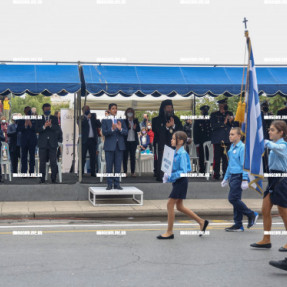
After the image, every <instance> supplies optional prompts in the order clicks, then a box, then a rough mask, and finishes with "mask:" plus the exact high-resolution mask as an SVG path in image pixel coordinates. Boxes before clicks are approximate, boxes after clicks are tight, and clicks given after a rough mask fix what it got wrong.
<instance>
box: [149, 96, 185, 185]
mask: <svg viewBox="0 0 287 287" xmlns="http://www.w3.org/2000/svg"><path fill="white" fill-rule="evenodd" d="M182 130H183V127H182V123H181V121H180V119H179V118H178V117H177V116H175V115H174V110H173V105H172V101H171V100H165V101H163V102H162V103H161V105H160V109H159V116H158V117H155V118H153V119H152V131H153V132H154V142H155V153H156V163H155V164H156V168H155V173H156V180H157V181H162V177H163V172H162V171H161V162H162V157H163V150H164V146H165V145H167V146H169V147H171V138H172V135H173V134H174V132H176V131H182Z"/></svg>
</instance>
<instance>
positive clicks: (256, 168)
mask: <svg viewBox="0 0 287 287" xmlns="http://www.w3.org/2000/svg"><path fill="white" fill-rule="evenodd" d="M248 44H249V39H248V40H247V46H248ZM249 65H250V69H249V73H248V75H247V76H248V77H247V81H248V80H249V88H248V90H247V94H246V95H245V104H246V106H245V116H244V123H243V124H242V131H243V133H244V134H245V152H244V167H243V169H244V170H246V171H248V174H249V187H250V188H253V189H255V190H257V191H258V192H259V193H260V194H262V193H263V189H262V178H263V161H262V156H263V154H264V136H263V128H262V118H261V109H260V102H259V96H258V85H257V78H256V70H255V64H254V57H253V52H252V48H251V49H250V63H249Z"/></svg>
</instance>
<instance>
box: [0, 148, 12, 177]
mask: <svg viewBox="0 0 287 287" xmlns="http://www.w3.org/2000/svg"><path fill="white" fill-rule="evenodd" d="M0 164H1V166H2V167H4V168H3V170H4V174H5V179H7V174H8V176H9V181H12V172H11V160H10V153H9V145H8V143H6V142H2V147H1V159H0Z"/></svg>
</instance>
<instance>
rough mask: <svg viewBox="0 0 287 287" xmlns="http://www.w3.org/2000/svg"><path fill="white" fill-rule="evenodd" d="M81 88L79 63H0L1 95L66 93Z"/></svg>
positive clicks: (74, 91)
mask: <svg viewBox="0 0 287 287" xmlns="http://www.w3.org/2000/svg"><path fill="white" fill-rule="evenodd" d="M80 89H81V81H80V77H79V70H78V66H77V65H19V64H17V65H10V64H9V65H6V64H2V65H0V95H8V94H10V93H12V94H14V95H22V94H24V93H27V94H29V95H38V94H43V95H44V96H51V95H52V94H58V95H61V96H63V95H66V94H68V93H76V92H78V91H79V90H80Z"/></svg>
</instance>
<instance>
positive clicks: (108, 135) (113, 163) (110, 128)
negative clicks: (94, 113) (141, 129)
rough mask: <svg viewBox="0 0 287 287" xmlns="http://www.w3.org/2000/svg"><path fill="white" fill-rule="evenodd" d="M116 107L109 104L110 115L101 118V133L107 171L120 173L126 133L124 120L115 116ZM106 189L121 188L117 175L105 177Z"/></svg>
mask: <svg viewBox="0 0 287 287" xmlns="http://www.w3.org/2000/svg"><path fill="white" fill-rule="evenodd" d="M117 111H118V107H117V105H116V104H109V112H110V117H109V118H108V119H103V120H102V133H103V135H104V136H105V143H104V151H105V156H106V164H107V166H106V170H107V173H113V167H114V173H120V172H121V165H122V160H123V151H124V150H125V149H126V146H125V139H124V136H126V135H127V134H128V130H127V127H126V123H125V121H124V120H121V119H118V118H117ZM107 182H108V186H107V190H111V189H112V185H113V184H114V189H122V187H121V186H120V180H119V177H107Z"/></svg>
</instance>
